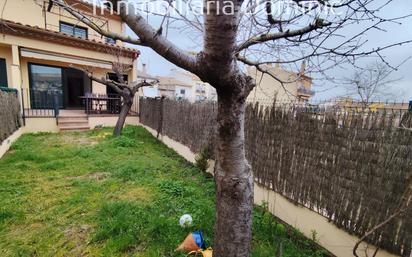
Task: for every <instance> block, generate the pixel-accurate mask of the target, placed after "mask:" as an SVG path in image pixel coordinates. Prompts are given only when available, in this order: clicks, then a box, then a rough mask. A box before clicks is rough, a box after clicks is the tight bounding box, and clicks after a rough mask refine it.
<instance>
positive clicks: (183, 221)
mask: <svg viewBox="0 0 412 257" xmlns="http://www.w3.org/2000/svg"><path fill="white" fill-rule="evenodd" d="M179 223H180V226H181V227H182V228H186V227H190V226H191V225H192V223H193V219H192V216H190V215H189V214H185V215H183V216H182V217H180V221H179Z"/></svg>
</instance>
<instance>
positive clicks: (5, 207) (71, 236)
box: [0, 126, 323, 257]
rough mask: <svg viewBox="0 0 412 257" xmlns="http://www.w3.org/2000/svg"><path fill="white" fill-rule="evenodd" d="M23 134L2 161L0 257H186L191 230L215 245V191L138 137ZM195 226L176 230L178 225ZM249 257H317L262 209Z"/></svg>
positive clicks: (139, 133) (136, 133)
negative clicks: (181, 249)
mask: <svg viewBox="0 0 412 257" xmlns="http://www.w3.org/2000/svg"><path fill="white" fill-rule="evenodd" d="M110 132H111V131H110V130H109V129H104V130H102V131H90V132H83V133H65V134H44V133H43V134H27V135H24V136H22V137H21V138H20V139H19V140H18V141H17V142H16V143H15V144H14V145H13V146H12V148H11V150H10V152H9V153H8V154H7V155H6V156H5V157H4V158H3V159H1V160H0V256H1V257H7V256H41V257H43V256H53V257H56V256H70V257H77V256H153V257H155V256H156V257H158V256H185V255H184V254H177V253H175V252H174V249H175V248H176V247H177V246H178V245H179V243H180V241H182V240H183V239H184V238H185V237H186V235H187V234H188V233H189V232H191V231H193V230H202V231H203V232H204V234H205V236H206V240H207V242H208V243H209V245H210V244H211V243H212V242H213V238H212V237H213V223H214V183H213V179H212V178H210V176H207V175H206V174H204V173H202V172H201V171H199V170H198V169H197V168H195V167H194V166H193V165H192V164H191V163H189V162H187V161H186V160H184V159H183V158H181V157H180V156H178V155H177V154H176V153H175V152H174V151H173V150H171V149H169V148H167V147H166V146H165V145H163V144H162V143H161V142H159V141H158V140H157V139H155V138H154V137H152V136H151V135H150V134H149V133H148V132H147V131H146V130H145V129H144V128H142V127H131V126H129V127H126V129H125V130H124V132H123V136H121V137H119V138H112V137H111V135H110ZM185 213H189V214H191V215H192V216H193V219H194V224H193V227H192V228H187V229H182V228H181V227H180V226H179V222H178V221H179V217H180V216H181V215H182V214H185ZM253 232H254V239H253V254H252V255H253V256H254V257H263V256H267V257H274V256H275V255H276V253H277V251H278V248H279V246H280V245H282V248H283V252H284V254H283V256H293V257H298V256H303V257H304V256H323V254H322V251H321V250H318V249H317V247H316V246H315V245H314V244H313V243H312V242H311V241H310V240H307V239H305V238H303V237H302V236H301V235H300V233H298V232H297V231H295V230H293V229H290V228H288V227H285V226H284V225H281V224H279V223H277V222H276V220H275V219H274V218H273V217H272V216H271V215H269V214H268V213H267V212H266V211H265V210H264V208H257V209H256V210H255V214H254V231H253Z"/></svg>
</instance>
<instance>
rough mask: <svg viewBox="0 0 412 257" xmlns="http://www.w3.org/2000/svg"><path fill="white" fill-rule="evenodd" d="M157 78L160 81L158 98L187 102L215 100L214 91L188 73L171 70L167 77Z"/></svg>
mask: <svg viewBox="0 0 412 257" xmlns="http://www.w3.org/2000/svg"><path fill="white" fill-rule="evenodd" d="M157 78H158V80H159V81H160V82H159V84H158V86H157V88H158V93H159V96H165V97H167V98H169V99H177V100H187V101H189V102H201V101H216V100H217V94H216V90H215V89H214V88H213V87H212V86H210V85H209V84H207V83H204V82H202V81H201V80H200V79H199V78H198V77H196V76H195V75H193V74H191V73H189V72H186V71H182V70H180V69H179V70H178V69H172V70H171V71H170V74H169V75H168V76H158V77H157Z"/></svg>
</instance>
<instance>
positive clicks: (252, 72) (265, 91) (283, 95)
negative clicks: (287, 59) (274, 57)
mask: <svg viewBox="0 0 412 257" xmlns="http://www.w3.org/2000/svg"><path fill="white" fill-rule="evenodd" d="M268 68H269V69H270V71H271V72H272V73H273V74H274V75H276V77H277V78H279V79H280V80H282V81H292V83H286V84H284V85H285V88H286V89H287V91H288V92H290V93H291V94H293V95H297V88H298V83H297V82H296V81H295V80H296V78H297V76H296V75H293V74H292V73H291V72H288V71H286V70H284V69H283V68H282V67H280V66H269V67H268ZM247 72H248V74H249V76H251V77H252V78H253V79H254V80H255V81H256V83H257V86H256V87H255V88H254V89H253V90H252V92H251V93H250V95H249V97H248V101H251V102H256V101H259V100H264V101H268V103H271V102H272V101H273V99H274V98H275V96H276V100H277V102H290V101H291V100H294V97H291V96H290V94H288V93H287V92H286V91H285V89H284V88H283V87H282V84H281V83H280V82H279V81H277V80H275V79H274V78H272V77H271V76H269V75H268V74H263V76H262V72H260V71H257V70H256V68H254V67H248V69H247Z"/></svg>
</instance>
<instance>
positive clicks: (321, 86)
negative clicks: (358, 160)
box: [129, 0, 412, 101]
mask: <svg viewBox="0 0 412 257" xmlns="http://www.w3.org/2000/svg"><path fill="white" fill-rule="evenodd" d="M411 13H412V4H411V1H410V0H395V1H394V3H393V4H392V5H391V6H389V7H387V8H386V9H385V10H384V11H383V12H382V13H381V15H383V16H385V17H397V16H401V15H406V14H411ZM149 21H150V22H151V23H157V20H156V17H150V16H149ZM385 29H386V30H387V32H383V31H377V30H375V31H373V32H372V33H369V35H368V41H369V42H368V45H367V46H368V47H377V46H384V45H387V44H391V43H395V42H401V41H404V40H411V39H412V19H411V18H408V19H407V20H404V21H403V22H402V24H401V25H398V24H391V25H390V26H389V25H388V26H386V27H385ZM129 33H132V32H131V31H129ZM168 38H169V40H171V41H172V42H174V43H175V44H176V45H178V46H180V47H181V48H183V49H186V50H191V49H193V48H195V43H194V42H193V41H191V40H189V37H188V35H187V33H186V34H184V33H182V32H179V31H178V30H173V29H170V30H169V31H168ZM138 49H139V50H140V51H141V56H140V57H139V66H140V67H141V64H142V63H145V64H147V66H148V69H149V72H150V73H151V74H152V75H168V74H169V72H170V69H172V68H177V67H176V66H174V65H173V64H171V63H169V62H168V61H166V60H165V59H163V58H162V57H161V56H159V55H157V54H156V53H154V52H153V51H152V50H150V49H148V48H145V47H138ZM383 55H384V56H385V58H386V59H387V60H388V61H389V62H390V63H391V64H392V65H393V66H397V65H399V64H400V63H401V62H402V61H404V60H405V59H406V58H408V57H412V44H406V45H403V46H399V47H394V48H391V49H389V50H386V51H385V52H383ZM373 61H374V60H371V59H367V60H362V61H361V62H360V63H361V64H364V65H366V64H368V63H371V62H373ZM353 72H354V68H353V67H347V68H346V69H336V70H333V71H332V72H331V73H332V75H333V76H335V77H349V76H350V74H352V73H353ZM393 77H394V78H401V79H400V80H399V81H397V82H396V83H394V85H393V86H392V87H391V91H392V93H393V94H394V95H397V97H396V98H397V99H391V98H393V96H392V97H388V98H390V100H397V101H409V100H412V59H411V60H408V61H407V62H406V63H404V64H403V65H402V66H401V67H400V68H399V70H398V71H396V72H394V73H393ZM313 89H314V90H315V91H316V92H317V93H316V95H315V99H316V100H327V99H330V98H333V97H336V96H341V95H345V94H346V89H344V87H343V86H339V85H336V84H332V83H327V82H320V81H317V80H315V81H314V87H313ZM382 100H388V99H382Z"/></svg>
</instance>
